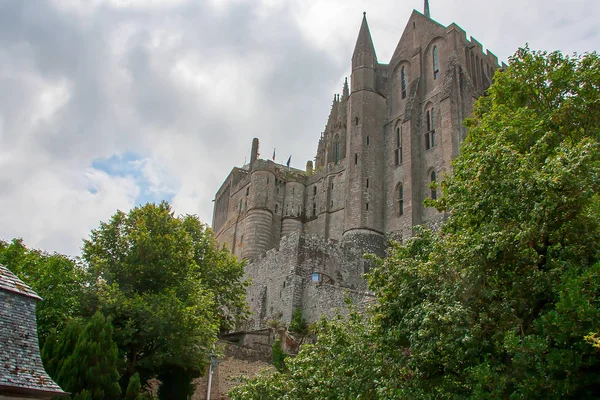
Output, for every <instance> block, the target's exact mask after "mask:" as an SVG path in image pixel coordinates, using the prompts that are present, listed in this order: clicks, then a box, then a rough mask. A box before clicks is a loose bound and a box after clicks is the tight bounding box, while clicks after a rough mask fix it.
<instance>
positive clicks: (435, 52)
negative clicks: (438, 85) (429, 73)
mask: <svg viewBox="0 0 600 400" xmlns="http://www.w3.org/2000/svg"><path fill="white" fill-rule="evenodd" d="M431 58H432V61H433V79H434V80H436V79H437V78H438V76H439V74H440V56H439V49H438V46H437V44H434V45H433V49H431Z"/></svg>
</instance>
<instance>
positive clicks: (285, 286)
mask: <svg viewBox="0 0 600 400" xmlns="http://www.w3.org/2000/svg"><path fill="white" fill-rule="evenodd" d="M498 68H499V65H498V59H497V57H496V56H495V55H493V54H492V53H490V52H489V51H486V52H483V49H482V45H481V44H480V43H478V42H477V41H476V40H475V39H473V38H472V37H471V38H468V37H467V35H466V33H465V31H463V30H462V29H461V28H460V27H459V26H458V25H456V24H454V23H453V24H450V25H449V26H443V25H441V24H439V23H437V22H436V21H434V20H433V19H431V18H430V17H429V15H428V8H426V10H425V14H422V13H420V12H418V11H413V13H412V14H411V16H410V18H409V20H408V23H407V25H406V28H405V29H404V32H403V34H402V37H401V38H400V40H399V42H398V45H397V47H396V50H395V52H394V54H393V56H392V58H391V60H390V61H389V62H388V63H387V64H384V63H381V62H380V61H379V60H378V59H377V55H376V52H375V47H374V46H373V41H372V39H371V34H370V32H369V27H368V24H367V19H366V15H365V16H363V19H362V24H361V26H360V30H359V33H358V39H357V41H356V46H355V48H354V53H353V54H352V74H351V76H350V81H349V82H348V81H346V82H344V84H343V88H342V93H341V94H339V95H335V96H334V100H333V105H332V108H331V113H330V115H329V119H328V121H327V125H326V128H325V131H324V132H323V133H322V134H321V138H320V140H319V144H318V148H317V152H316V156H315V160H314V163H313V161H309V162H308V163H307V165H306V170H305V171H301V170H296V169H289V168H288V167H286V166H285V165H280V164H276V163H274V162H272V161H270V160H262V159H258V140H257V139H255V140H254V142H253V145H252V153H251V158H250V163H249V164H248V165H246V166H245V167H243V168H234V169H233V170H232V171H231V173H230V174H229V176H228V177H227V179H226V180H225V182H224V183H223V185H222V186H221V188H220V189H219V190H218V192H217V194H216V196H215V206H214V215H213V230H214V231H215V235H216V237H217V240H218V242H219V243H220V244H222V245H226V246H227V247H228V248H229V249H230V250H231V251H232V252H233V253H234V254H235V255H236V256H238V257H239V258H245V259H248V261H249V262H248V265H247V270H246V273H247V275H248V276H249V277H251V278H252V279H253V284H252V286H251V287H250V288H249V290H248V302H249V304H250V305H251V308H252V311H253V312H254V317H253V318H254V319H253V320H252V321H250V323H249V325H248V326H247V327H246V328H247V329H258V328H260V327H262V326H264V324H265V323H266V322H267V321H268V320H269V319H279V320H281V321H282V322H283V323H289V321H290V319H291V316H292V313H293V311H294V310H295V309H297V308H300V309H301V310H302V312H303V314H304V315H305V317H306V318H307V319H308V320H315V319H317V318H318V317H319V316H320V315H322V314H328V313H331V312H332V310H333V309H334V308H335V307H336V306H341V305H343V299H344V297H345V296H347V295H350V296H351V297H353V298H355V299H356V300H357V301H359V302H360V301H366V300H368V297H369V296H368V293H366V291H365V290H366V286H365V282H364V280H363V279H362V274H363V273H364V272H365V271H366V270H368V268H369V263H368V262H367V261H365V260H364V259H363V258H362V254H364V253H366V252H370V253H375V254H379V255H382V254H383V252H384V249H385V246H386V243H387V241H388V240H389V239H390V238H391V239H396V240H402V239H403V238H407V237H410V236H411V235H412V232H413V227H414V226H415V225H421V224H428V225H438V224H439V223H440V222H441V221H443V219H444V217H445V216H444V215H443V214H441V213H439V212H438V211H436V210H435V209H432V208H426V207H424V206H423V201H424V200H425V199H427V198H436V197H437V196H439V194H440V193H439V189H433V188H432V186H431V185H430V184H431V183H432V182H437V181H439V180H441V179H443V177H444V175H446V174H449V173H450V172H451V161H452V160H453V159H454V158H455V157H456V156H457V154H458V152H459V146H460V143H461V142H462V141H463V140H464V139H465V137H466V135H467V130H466V128H465V127H464V126H463V120H464V119H465V118H467V117H469V116H470V114H471V110H472V107H473V103H474V102H475V100H476V99H477V98H478V97H479V96H481V95H482V94H483V93H484V91H485V90H486V89H487V88H488V87H489V86H490V84H491V79H492V75H493V73H494V71H495V70H496V69H498Z"/></svg>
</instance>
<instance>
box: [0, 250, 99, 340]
mask: <svg viewBox="0 0 600 400" xmlns="http://www.w3.org/2000/svg"><path fill="white" fill-rule="evenodd" d="M0 264H3V265H6V266H7V267H8V268H9V269H10V270H11V271H12V272H13V273H14V274H15V275H17V276H18V277H19V278H20V279H21V280H23V281H24V282H25V283H27V284H28V285H29V286H31V287H32V288H33V290H35V291H36V292H37V294H38V295H39V296H40V297H41V298H42V301H41V302H38V304H37V306H36V317H37V327H38V334H39V338H40V344H41V345H43V342H44V339H45V338H46V336H47V335H48V334H49V333H50V331H51V330H53V329H58V330H60V329H61V328H62V327H63V326H64V324H65V323H66V321H68V320H69V319H71V318H73V317H74V316H76V315H78V314H79V313H80V312H81V304H82V300H83V298H84V297H85V296H84V293H85V291H86V288H85V284H86V281H87V273H86V270H85V268H84V267H83V266H82V265H81V264H80V263H78V262H77V261H75V260H73V259H70V258H69V257H67V256H64V255H62V254H58V253H54V254H48V253H45V252H42V251H40V250H33V249H32V250H30V249H28V248H27V247H25V245H24V244H23V240H22V239H13V240H12V241H11V242H10V243H7V242H3V241H0Z"/></svg>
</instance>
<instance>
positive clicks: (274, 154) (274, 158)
mask: <svg viewBox="0 0 600 400" xmlns="http://www.w3.org/2000/svg"><path fill="white" fill-rule="evenodd" d="M273 161H275V148H273Z"/></svg>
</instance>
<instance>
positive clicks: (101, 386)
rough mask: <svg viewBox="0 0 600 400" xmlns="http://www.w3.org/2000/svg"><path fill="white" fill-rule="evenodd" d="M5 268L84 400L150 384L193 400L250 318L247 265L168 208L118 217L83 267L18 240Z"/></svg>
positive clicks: (54, 362) (60, 378) (50, 354)
mask: <svg viewBox="0 0 600 400" xmlns="http://www.w3.org/2000/svg"><path fill="white" fill-rule="evenodd" d="M0 263H2V264H4V265H6V266H7V267H8V268H9V269H11V270H12V271H13V272H14V273H16V274H17V275H18V276H19V277H20V278H21V279H22V280H23V281H25V282H26V283H27V284H29V285H31V287H32V288H33V289H34V290H36V291H37V292H38V293H39V294H40V296H41V297H42V298H43V301H41V302H39V303H38V305H37V316H38V330H39V334H40V339H41V340H40V341H41V343H42V345H43V347H42V357H43V361H44V364H45V366H46V369H47V370H48V372H49V374H50V376H51V377H52V378H53V379H55V380H56V381H57V382H58V383H59V384H61V385H63V387H64V388H65V390H68V391H70V392H72V394H73V398H77V399H94V400H95V399H105V398H106V399H119V398H123V397H124V398H127V399H139V398H140V397H141V396H140V390H141V388H142V387H143V386H144V384H145V382H147V380H148V379H150V378H159V379H160V380H161V381H162V386H161V387H160V389H159V396H160V397H161V398H168V399H179V398H182V399H185V398H187V397H188V395H190V394H191V391H192V387H191V385H190V382H191V380H192V379H193V378H194V377H196V376H198V375H199V374H200V373H201V372H202V371H203V370H204V367H205V366H206V363H207V362H208V360H209V353H210V352H211V350H212V349H213V346H214V344H215V342H216V337H217V333H218V332H219V330H220V329H227V328H230V327H232V326H233V325H234V324H235V323H236V321H237V319H238V318H244V317H245V314H246V305H245V288H246V283H245V282H243V281H242V277H243V264H242V263H241V262H239V261H237V260H236V259H235V258H234V257H233V256H231V255H230V254H229V253H228V252H227V251H225V250H219V248H218V246H217V243H216V241H215V240H214V238H213V235H212V232H211V230H210V229H208V228H207V227H206V226H205V225H204V224H202V223H201V222H200V221H199V220H198V218H197V217H195V216H190V215H187V216H182V217H175V216H174V215H173V212H172V211H171V208H170V206H169V205H168V204H167V203H165V202H163V203H161V204H158V205H157V204H147V205H144V206H140V207H137V208H134V209H133V210H131V211H130V212H129V213H128V214H125V213H123V212H120V211H118V212H117V213H116V214H115V215H114V216H113V217H112V218H111V220H110V221H109V222H106V223H101V224H100V227H99V228H98V229H95V230H93V231H92V232H91V235H90V238H89V240H86V241H85V242H84V246H83V256H82V260H77V261H75V260H72V259H70V258H68V257H65V256H62V255H59V254H52V255H49V254H46V253H44V252H41V251H37V250H29V249H27V248H26V247H25V246H24V245H23V243H22V241H21V240H13V241H12V242H11V243H5V242H0ZM42 339H43V340H42Z"/></svg>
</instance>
